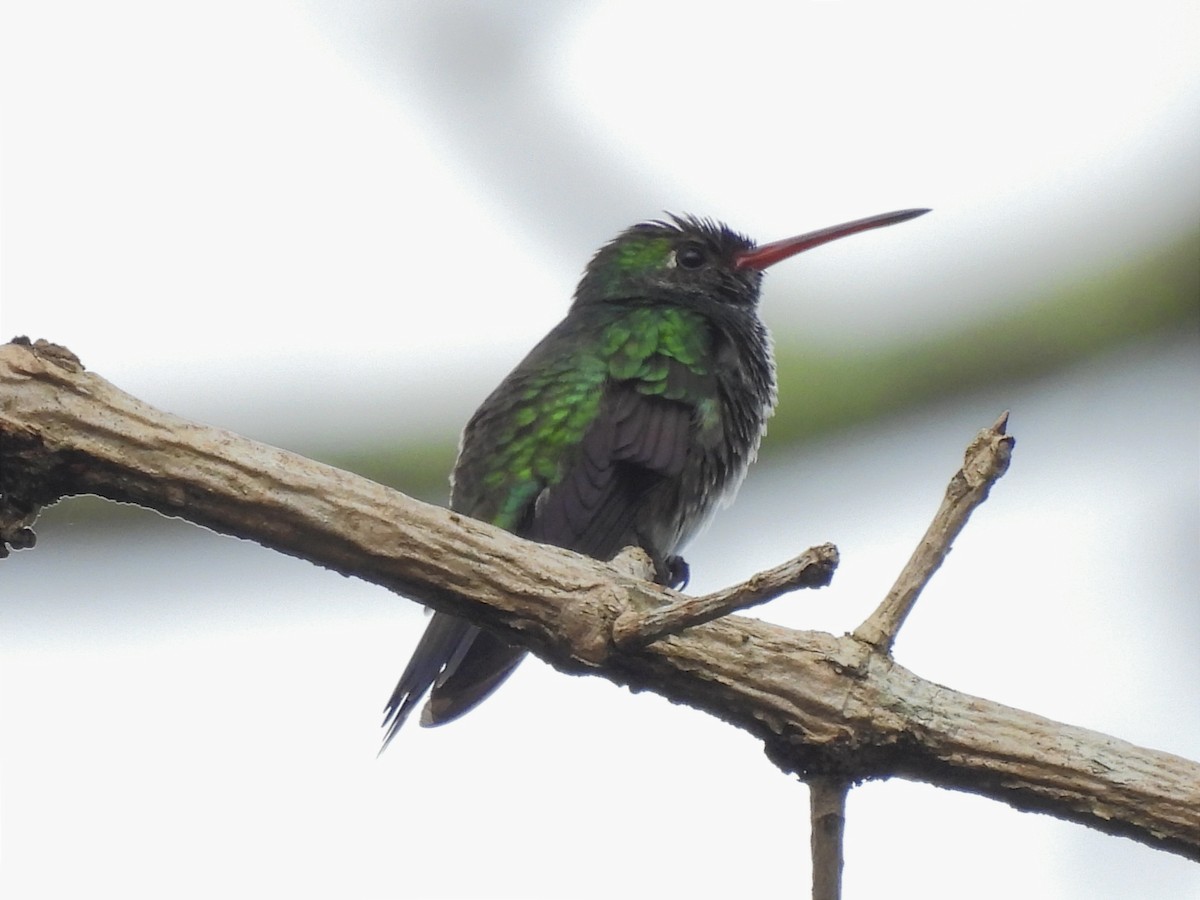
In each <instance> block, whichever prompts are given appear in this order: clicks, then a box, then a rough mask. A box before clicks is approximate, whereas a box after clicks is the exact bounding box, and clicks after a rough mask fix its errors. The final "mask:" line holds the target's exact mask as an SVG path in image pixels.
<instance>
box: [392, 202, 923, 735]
mask: <svg viewBox="0 0 1200 900" xmlns="http://www.w3.org/2000/svg"><path fill="white" fill-rule="evenodd" d="M928 211H929V210H927V209H906V210H901V211H898V212H891V213H884V214H882V215H877V216H870V217H868V218H865V219H858V220H856V221H853V222H847V223H845V224H842V225H836V226H834V227H832V228H824V229H821V230H819V231H814V232H810V233H808V234H803V235H799V236H797V237H791V238H786V239H784V240H781V241H775V242H773V243H770V244H765V245H763V246H761V247H759V246H757V245H756V244H755V243H754V242H753V241H751V240H750V239H749V238H747V237H745V236H743V235H741V234H738V233H737V232H735V231H733V230H732V229H730V228H729V227H727V226H725V225H723V224H720V223H718V222H714V221H712V220H709V219H700V218H694V217H691V216H670V217H669V218H668V220H666V221H652V222H643V223H641V224H638V225H634V226H633V227H632V228H629V229H627V230H625V231H624V232H622V233H621V234H619V235H618V236H617V237H616V238H615V239H613V240H612V241H610V242H609V243H608V244H605V245H604V246H603V247H602V248H600V250H599V251H598V252H597V253H596V255H595V256H594V257H593V258H592V260H591V262H590V263H588V266H587V268H586V270H585V271H584V274H583V278H582V279H581V280H580V282H579V286H578V288H576V290H575V297H574V301H573V302H572V304H571V307H570V309H569V311H568V312H567V315H566V318H564V319H563V320H562V321H561V322H560V323H559V324H558V325H557V326H556V327H555V328H554V329H553V330H552V331H551V332H550V333H549V334H547V335H546V337H545V338H543V339H542V341H541V342H540V343H539V344H538V345H537V346H536V347H534V348H533V350H532V351H531V352H530V353H529V355H528V356H526V357H525V359H524V360H523V361H522V362H521V363H520V364H519V365H518V366H517V367H516V368H515V369H514V370H513V371H512V372H511V373H510V374H509V375H508V377H507V378H505V379H504V381H502V382H501V383H500V386H499V387H497V388H496V389H495V390H494V391H493V392H492V394H491V395H490V396H489V397H488V398H487V399H486V400H485V401H484V402H483V405H482V406H480V407H479V409H478V410H477V411H476V413H475V414H474V415H473V416H472V417H471V420H470V421H469V422H468V423H467V426H466V428H465V429H464V431H463V435H462V442H461V445H460V450H459V454H458V461H457V463H456V464H455V466H454V472H453V475H452V476H451V494H450V508H451V509H453V510H455V511H457V512H460V513H463V514H465V515H469V516H472V517H474V518H477V519H481V520H483V521H485V522H490V523H491V524H493V525H497V526H499V527H500V528H504V529H507V530H508V531H511V532H513V533H514V534H518V535H520V536H522V537H525V538H528V539H530V540H534V541H539V542H541V543H545V544H554V545H556V546H559V547H564V548H567V549H569V550H574V551H577V552H579V553H584V554H587V555H588V556H592V557H595V558H597V559H603V560H607V559H611V558H612V557H613V556H615V555H616V554H617V553H619V552H620V551H621V550H622V549H623V548H624V547H627V546H631V545H632V546H638V547H641V548H642V549H644V550H645V551H646V552H647V553H648V554H649V556H650V558H651V559H652V560H653V562H654V569H655V573H656V580H657V581H658V582H659V583H660V584H665V585H670V586H672V587H682V586H684V585H685V584H686V583H687V578H688V567H687V564H686V563H685V562H684V561H683V559H682V557H680V556H679V555H678V552H679V550H680V549H681V548H682V547H683V546H684V545H685V544H686V543H687V541H688V539H689V538H691V537H692V536H693V535H694V534H695V533H696V532H697V530H698V529H699V528H700V526H701V525H702V524H703V523H704V522H705V521H706V520H707V519H708V517H709V516H710V514H711V513H712V512H713V510H714V509H715V508H716V507H717V506H718V504H720V503H721V502H727V501H728V500H730V499H731V498H732V496H733V494H734V492H735V491H736V490H737V488H738V485H739V484H740V483H741V481H742V478H743V477H744V476H745V474H746V469H747V467H748V466H749V465H750V463H751V462H752V461H753V459H754V457H755V454H756V453H757V451H758V445H759V441H760V439H761V438H762V435H763V432H764V430H765V427H766V422H767V419H768V418H769V417H770V415H771V412H772V411H773V410H774V407H775V362H774V359H773V358H772V354H771V339H770V335H769V334H768V332H767V328H766V326H765V325H764V324H763V322H762V320H761V319H760V318H759V314H758V298H759V291H760V288H761V285H762V276H763V270H764V269H766V268H767V267H768V266H771V265H774V264H775V263H777V262H779V261H781V260H784V259H787V258H788V257H790V256H793V255H795V254H797V253H800V252H801V251H803V250H808V249H810V248H812V247H816V246H818V245H820V244H824V243H826V242H828V241H832V240H836V239H837V238H841V237H845V236H847V235H851V234H856V233H858V232H860V231H866V230H868V229H871V228H880V227H882V226H885V225H893V224H896V223H898V222H904V221H907V220H908V219H912V218H915V217H916V216H919V215H922V214H924V213H926V212H928ZM525 652H526V651H525V650H524V649H522V648H521V647H514V646H511V645H509V644H507V643H505V642H504V641H503V640H502V639H501V638H499V637H497V636H496V635H494V634H492V633H490V632H488V631H486V630H484V629H481V628H479V627H477V626H475V625H472V624H471V623H469V622H467V621H465V620H463V619H459V618H456V617H454V616H450V615H447V614H445V613H441V612H436V613H434V615H433V618H432V619H431V620H430V622H429V625H428V627H427V628H426V629H425V633H424V635H423V636H422V637H421V640H420V642H419V643H418V644H417V648H416V651H415V652H414V653H413V656H412V659H411V660H410V661H409V663H408V666H407V668H405V670H404V673H403V674H402V675H401V676H400V681H399V683H398V684H397V685H396V689H395V691H394V692H393V693H392V696H391V699H390V700H389V701H388V704H387V708H386V711H385V718H384V726H385V727H386V728H387V732H386V734H385V737H384V740H383V748H386V747H387V745H388V744H389V743H390V742H391V740H392V738H394V737H395V735H396V733H397V732H398V731H399V729H400V727H401V726H402V725H403V724H404V722H405V720H406V719H407V718H408V716H409V714H410V713H411V712H412V711H413V709H414V708H415V707H416V706H417V704H418V703H420V701H421V699H422V698H423V697H424V696H425V694H426V692H429V695H430V697H429V701H428V703H427V704H426V705H425V708H424V710H423V712H422V715H421V724H422V725H427V726H430V725H441V724H444V723H446V722H449V721H451V720H453V719H455V718H457V717H458V716H461V715H462V714H463V713H465V712H467V711H469V710H470V709H472V708H473V707H475V706H476V705H477V704H478V703H480V702H481V701H482V700H483V699H484V698H485V697H487V696H488V695H489V694H491V692H492V691H494V690H495V689H496V688H497V687H498V686H499V685H500V683H501V682H503V681H504V679H505V678H507V677H508V675H509V674H510V673H511V672H512V671H513V669H515V668H516V666H517V664H518V663H519V662H520V661H521V659H522V657H524V656H525ZM380 752H382V749H381V751H380Z"/></svg>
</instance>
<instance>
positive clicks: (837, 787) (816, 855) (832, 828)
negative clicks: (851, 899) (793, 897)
mask: <svg viewBox="0 0 1200 900" xmlns="http://www.w3.org/2000/svg"><path fill="white" fill-rule="evenodd" d="M848 793H850V782H848V781H846V780H845V779H844V778H833V777H830V776H826V775H819V776H817V777H815V778H810V779H809V781H808V806H809V818H810V819H811V820H812V834H811V837H810V839H809V843H810V844H811V847H812V897H813V900H841V896H842V863H843V860H844V854H843V852H842V844H843V837H844V835H845V833H846V795H847V794H848Z"/></svg>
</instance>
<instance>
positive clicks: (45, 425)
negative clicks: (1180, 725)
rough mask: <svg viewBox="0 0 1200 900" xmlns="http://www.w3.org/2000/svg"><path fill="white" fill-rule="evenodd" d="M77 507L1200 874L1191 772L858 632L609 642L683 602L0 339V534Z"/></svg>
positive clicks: (806, 756)
mask: <svg viewBox="0 0 1200 900" xmlns="http://www.w3.org/2000/svg"><path fill="white" fill-rule="evenodd" d="M88 493H90V494H98V495H100V496H102V497H107V498H109V499H111V500H116V501H120V502H128V503H137V504H139V505H142V506H147V507H150V508H152V509H156V510H158V511H160V512H162V513H164V514H166V515H170V516H179V517H182V518H186V519H188V520H190V521H193V522H196V523H198V524H201V525H205V526H207V527H210V528H213V529H215V530H217V531H221V532H224V533H228V534H235V535H237V536H239V537H243V538H248V539H251V540H255V541H258V542H259V543H261V544H263V545H264V546H268V547H272V548H274V549H277V550H280V551H281V552H285V553H289V554H291V555H294V556H298V557H301V558H304V559H308V560H311V561H312V562H315V563H317V564H318V565H323V566H327V567H329V568H332V569H335V570H337V571H339V572H342V573H345V574H348V575H349V574H353V575H356V576H358V577H361V578H364V579H366V580H368V581H372V582H375V583H377V584H381V585H384V586H386V587H388V588H390V589H392V590H394V591H397V592H400V593H403V594H405V595H406V596H409V597H412V598H413V599H417V600H420V601H422V602H425V603H428V604H429V605H431V606H434V607H435V608H437V609H441V610H444V611H446V612H451V613H455V614H458V615H463V616H466V617H468V618H470V619H472V620H474V621H476V622H479V623H481V624H484V625H486V626H488V627H489V628H492V629H495V630H496V631H497V632H499V633H502V634H504V635H505V636H506V637H507V638H509V639H511V640H513V641H516V642H520V643H522V644H525V645H527V646H529V647H530V648H531V649H533V650H534V651H535V652H536V653H538V654H539V655H540V656H542V657H543V658H545V659H546V660H548V661H549V662H550V663H551V664H553V665H554V666H556V667H558V668H559V669H562V670H564V671H571V672H591V673H594V674H599V675H602V676H603V677H606V678H608V679H610V680H612V681H614V682H617V683H619V684H626V685H629V686H631V687H633V688H635V689H638V690H651V691H654V692H656V693H658V694H660V695H662V696H664V697H667V698H668V699H670V700H673V701H676V702H680V703H687V704H689V705H692V706H695V707H697V708H698V709H702V710H704V711H706V712H708V713H710V714H712V715H714V716H717V717H719V718H721V719H723V720H725V721H727V722H729V723H731V724H733V725H735V726H737V727H739V728H743V729H745V730H746V731H749V732H750V733H752V734H754V735H756V736H758V737H759V738H760V739H762V740H763V742H764V744H765V745H766V750H767V753H768V755H769V756H770V758H771V759H772V760H773V761H774V762H775V763H776V764H777V765H778V766H779V767H780V768H782V769H784V770H785V771H789V772H795V773H797V774H800V775H801V776H804V777H806V778H811V777H812V776H815V775H828V776H833V777H836V778H840V779H844V780H846V781H853V780H858V779H864V778H881V777H888V776H897V775H898V776H902V777H907V778H913V779H918V780H922V781H927V782H930V783H933V784H938V785H941V786H944V787H952V788H958V789H963V790H968V791H972V792H975V793H978V794H982V795H985V796H988V797H992V798H994V799H997V800H1000V801H1002V802H1005V803H1008V804H1010V805H1012V806H1015V807H1017V808H1020V809H1031V810H1040V811H1044V812H1049V813H1052V814H1054V815H1056V816H1059V817H1060V818H1064V819H1069V820H1072V821H1076V822H1081V823H1083V824H1086V825H1089V826H1091V827H1093V828H1097V829H1099V830H1102V831H1106V832H1109V833H1113V834H1123V835H1128V836H1130V837H1133V838H1135V839H1137V840H1139V841H1142V842H1144V843H1147V844H1150V845H1153V846H1156V847H1160V848H1163V849H1167V850H1171V851H1173V852H1177V853H1181V854H1183V855H1185V856H1188V857H1190V858H1193V859H1198V860H1200V765H1197V764H1196V763H1193V762H1190V761H1188V760H1184V759H1181V758H1179V757H1176V756H1172V755H1171V754H1167V753H1161V752H1158V751H1154V750H1148V749H1145V748H1140V747H1136V746H1134V745H1132V744H1128V743H1125V742H1123V741H1119V740H1117V739H1115V738H1111V737H1107V736H1105V735H1102V734H1098V733H1095V732H1091V731H1086V730H1084V729H1080V728H1074V727H1071V726H1068V725H1063V724H1060V723H1056V722H1052V721H1050V720H1048V719H1044V718H1041V717H1040V716H1036V715H1033V714H1031V713H1027V712H1022V711H1020V710H1016V709H1012V708H1010V707H1006V706H1002V705H1001V704H998V703H992V702H990V701H987V700H982V699H979V698H975V697H971V696H968V695H966V694H961V693H958V692H956V691H953V690H950V689H948V688H944V687H941V686H940V685H936V684H933V683H932V682H928V681H925V680H923V679H921V678H919V677H918V676H916V675H914V674H913V673H911V672H909V671H907V670H906V669H904V668H903V667H901V666H899V665H897V664H896V663H895V662H894V661H893V660H892V659H891V658H890V657H889V656H888V655H886V654H884V653H880V652H878V651H877V650H875V649H873V647H872V646H871V645H870V644H869V643H866V642H864V641H861V640H858V639H856V638H854V637H853V636H845V637H834V636H833V635H829V634H825V633H821V632H810V631H792V630H789V629H786V628H780V627H778V626H773V625H769V624H767V623H764V622H758V621H754V620H751V619H746V618H742V617H738V616H727V617H725V618H722V619H719V620H717V621H713V622H708V623H707V624H701V625H695V626H693V627H690V628H688V629H687V630H686V631H684V632H682V633H678V634H671V635H669V636H667V637H664V638H661V639H660V640H657V641H655V642H654V643H651V644H648V645H646V646H644V647H641V648H640V649H637V650H622V649H621V648H620V647H619V646H618V644H617V640H616V637H615V635H616V632H617V623H618V621H619V619H620V617H621V616H622V615H623V614H626V613H627V612H629V611H630V610H645V609H648V608H652V607H654V606H658V605H665V604H671V603H676V604H677V603H680V602H681V600H682V598H681V597H680V595H678V594H675V593H673V592H671V591H668V590H665V589H663V588H659V587H656V586H655V585H653V584H649V583H646V582H644V581H641V580H639V579H637V578H635V577H633V576H631V575H630V574H628V573H627V572H625V571H623V570H622V568H621V567H618V566H614V565H608V564H605V563H599V562H596V561H594V560H590V559H587V558H586V557H582V556H579V555H577V554H574V553H570V552H568V551H565V550H559V549H556V548H553V547H544V546H538V545H534V544H530V543H528V542H525V541H521V540H519V539H517V538H515V537H513V536H511V535H509V534H506V533H504V532H502V531H499V530H498V529H495V528H492V527H490V526H488V525H485V524H483V523H480V522H476V521H474V520H471V519H468V518H464V517H462V516H459V515H456V514H454V513H451V512H448V511H446V510H443V509H439V508H436V507H433V506H428V505H426V504H423V503H418V502H416V501H414V500H411V499H409V498H407V497H405V496H403V495H402V494H399V493H397V492H395V491H392V490H389V489H387V488H385V487H382V486H380V485H377V484H374V483H372V482H370V481H367V480H365V479H362V478H358V477H356V476H354V475H351V474H349V473H346V472H341V471H338V470H336V469H333V468H330V467H329V466H324V465H321V464H319V463H315V462H312V461H310V460H307V459H304V458H302V457H299V456H295V455H293V454H290V453H286V452H284V451H282V450H277V449H274V448H271V447H266V446H263V445H261V444H256V443H254V442H252V441H248V440H246V439H244V438H241V437H238V436H237V435H234V434H231V433H229V432H226V431H220V430H217V429H213V428H206V427H203V426H200V425H196V424H193V423H190V422H186V421H184V420H182V419H179V418H176V417H174V416H170V415H167V414H165V413H162V412H159V411H158V410H155V409H153V408H151V407H149V406H147V405H146V404H144V403H141V402H140V401H138V400H136V399H135V398H133V397H130V396H128V395H127V394H124V393H122V392H121V391H119V390H117V389H116V388H114V387H113V386H112V385H110V384H108V383H107V382H105V381H104V380H103V379H101V378H99V377H97V376H95V375H93V374H90V373H86V372H83V371H82V370H81V367H79V366H78V365H77V363H75V362H72V358H71V357H69V355H67V354H63V353H56V352H54V351H53V350H52V349H51V348H50V347H48V346H36V347H31V346H29V345H27V344H25V345H22V344H16V343H14V344H8V345H4V346H2V347H0V534H3V535H4V536H9V535H20V534H24V531H23V529H25V528H27V527H28V525H29V522H30V521H31V516H32V515H33V514H34V512H35V510H36V507H38V506H42V505H46V504H50V503H53V502H55V501H57V500H58V499H60V498H62V497H66V496H71V495H75V494H88ZM42 552H48V548H45V547H43V549H42Z"/></svg>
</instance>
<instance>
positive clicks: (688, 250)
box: [675, 244, 707, 269]
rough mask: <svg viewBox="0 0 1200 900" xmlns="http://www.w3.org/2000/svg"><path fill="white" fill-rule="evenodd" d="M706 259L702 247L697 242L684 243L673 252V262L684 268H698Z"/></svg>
mask: <svg viewBox="0 0 1200 900" xmlns="http://www.w3.org/2000/svg"><path fill="white" fill-rule="evenodd" d="M706 259H707V255H706V254H705V252H704V248H703V247H701V246H700V245H699V244H684V245H683V246H682V247H680V248H679V250H677V251H676V253H675V262H677V263H678V264H679V265H680V266H681V267H683V268H685V269H698V268H700V267H701V266H702V265H704V261H705V260H706Z"/></svg>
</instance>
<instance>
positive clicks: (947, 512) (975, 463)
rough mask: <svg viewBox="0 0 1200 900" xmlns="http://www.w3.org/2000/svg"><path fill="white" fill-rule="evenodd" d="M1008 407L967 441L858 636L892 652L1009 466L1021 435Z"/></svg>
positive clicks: (856, 634) (857, 632)
mask: <svg viewBox="0 0 1200 900" xmlns="http://www.w3.org/2000/svg"><path fill="white" fill-rule="evenodd" d="M1007 425H1008V412H1007V411H1005V412H1003V413H1001V415H1000V418H999V419H997V420H996V422H995V424H994V425H992V426H991V427H990V428H985V429H983V431H981V432H979V434H977V435H976V436H975V439H974V440H973V441H971V443H970V444H969V445H968V446H967V452H966V458H965V459H964V460H963V466H962V468H961V469H959V470H958V471H957V472H955V473H954V477H953V478H951V479H950V484H949V485H948V486H947V487H946V496H945V497H944V498H943V500H942V505H941V507H940V508H939V509H938V511H937V513H936V514H935V515H934V517H933V521H932V522H931V523H930V525H929V528H928V529H927V530H926V532H925V536H924V537H923V538H921V542H920V543H919V544H918V545H917V548H916V549H915V550H914V551H913V554H912V556H911V557H909V560H908V562H907V563H906V564H905V566H904V569H903V571H901V573H900V576H899V577H898V578H897V579H896V583H895V584H894V585H892V589H891V590H890V591H888V594H887V596H886V597H885V598H884V600H883V602H882V603H881V604H879V607H878V608H877V609H876V610H875V611H874V612H873V613H871V615H870V616H869V617H868V618H867V620H866V621H865V622H863V623H862V624H861V625H859V626H858V628H856V629H855V630H854V637H856V638H857V639H858V640H860V641H865V642H866V643H868V644H870V645H871V646H873V647H875V648H876V649H877V650H879V651H880V652H881V653H890V652H891V649H892V644H893V643H895V641H896V634H897V633H898V632H899V631H900V626H901V625H903V624H904V620H905V619H906V618H907V617H908V614H909V613H910V612H912V608H913V606H914V605H915V604H916V602H917V598H918V597H919V596H921V591H923V590H924V589H925V585H926V584H928V583H929V579H931V578H932V577H933V573H934V572H936V571H937V570H938V569H939V568H940V567H941V565H942V562H943V561H944V560H945V559H946V554H948V553H949V552H950V545H951V544H953V543H954V539H955V538H956V537H958V534H959V532H960V531H962V529H963V526H964V525H966V524H967V519H969V518H970V517H971V513H972V512H973V511H974V510H975V507H977V506H978V505H979V504H981V503H982V502H983V501H984V500H986V499H987V496H988V491H990V490H991V488H992V485H993V484H995V483H996V481H997V480H999V478H1000V476H1002V475H1003V474H1004V473H1005V472H1006V471H1008V463H1009V460H1010V458H1011V456H1012V448H1013V444H1015V443H1016V441H1015V439H1014V438H1012V437H1011V436H1010V435H1008V434H1006V432H1005V428H1006V427H1007Z"/></svg>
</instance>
